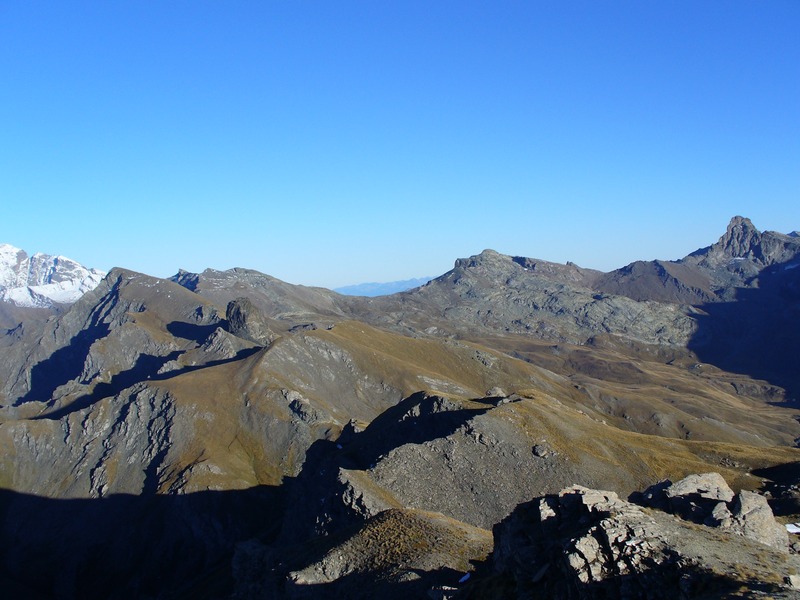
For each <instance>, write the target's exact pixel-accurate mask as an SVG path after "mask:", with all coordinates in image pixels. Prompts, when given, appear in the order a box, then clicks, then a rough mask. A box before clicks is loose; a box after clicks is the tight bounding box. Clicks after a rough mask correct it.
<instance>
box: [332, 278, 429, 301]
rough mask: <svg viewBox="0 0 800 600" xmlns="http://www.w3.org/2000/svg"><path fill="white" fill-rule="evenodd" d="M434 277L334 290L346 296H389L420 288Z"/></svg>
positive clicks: (350, 286)
mask: <svg viewBox="0 0 800 600" xmlns="http://www.w3.org/2000/svg"><path fill="white" fill-rule="evenodd" d="M431 279H433V277H418V278H416V279H404V280H402V281H389V282H386V283H359V284H356V285H346V286H344V287H340V288H334V290H333V291H334V292H338V293H340V294H345V295H346V296H368V297H373V298H374V297H376V296H388V295H390V294H396V293H398V292H405V291H406V290H410V289H413V288H415V287H419V286H421V285H425V284H426V283H428V282H429V281H430V280H431Z"/></svg>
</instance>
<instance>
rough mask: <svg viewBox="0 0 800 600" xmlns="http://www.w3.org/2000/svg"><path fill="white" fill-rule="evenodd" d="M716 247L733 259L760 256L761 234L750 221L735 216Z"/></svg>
mask: <svg viewBox="0 0 800 600" xmlns="http://www.w3.org/2000/svg"><path fill="white" fill-rule="evenodd" d="M716 245H717V246H718V247H719V248H720V249H721V250H723V251H724V252H725V253H726V254H728V255H729V256H731V257H733V258H753V257H754V256H760V254H761V251H760V250H761V249H760V246H761V232H760V231H759V230H758V229H756V227H755V225H753V223H752V221H750V219H748V218H746V217H740V216H735V217H733V218H732V219H731V222H730V223H728V229H727V230H726V231H725V235H723V236H722V237H721V238H720V239H719V242H717V244H716Z"/></svg>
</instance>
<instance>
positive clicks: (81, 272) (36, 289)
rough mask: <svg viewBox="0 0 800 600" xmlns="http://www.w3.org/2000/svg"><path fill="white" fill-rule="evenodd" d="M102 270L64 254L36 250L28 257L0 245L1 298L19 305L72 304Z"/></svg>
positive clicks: (51, 305) (91, 284) (96, 280)
mask: <svg viewBox="0 0 800 600" xmlns="http://www.w3.org/2000/svg"><path fill="white" fill-rule="evenodd" d="M104 276H105V273H104V272H102V271H98V270H97V269H87V268H86V267H84V266H83V265H81V264H79V263H77V262H75V261H74V260H72V259H69V258H66V257H64V256H51V255H49V254H42V253H39V252H37V253H36V254H34V255H33V256H28V254H27V253H26V252H25V251H24V250H20V249H19V248H15V247H14V246H11V245H10V244H0V300H2V301H4V302H9V303H12V304H14V305H16V306H20V307H29V308H50V307H53V306H54V305H59V304H72V303H73V302H76V301H77V300H78V299H79V298H80V297H81V296H82V295H83V294H85V293H86V292H88V291H90V290H93V289H94V288H95V287H97V284H98V283H100V280H101V279H102V278H103V277H104Z"/></svg>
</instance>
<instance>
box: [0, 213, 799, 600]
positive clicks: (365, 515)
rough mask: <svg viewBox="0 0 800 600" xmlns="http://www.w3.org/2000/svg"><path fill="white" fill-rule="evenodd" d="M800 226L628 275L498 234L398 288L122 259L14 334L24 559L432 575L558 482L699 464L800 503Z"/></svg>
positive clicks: (1, 531)
mask: <svg viewBox="0 0 800 600" xmlns="http://www.w3.org/2000/svg"><path fill="white" fill-rule="evenodd" d="M794 240H795V238H792V237H790V236H782V235H781V234H776V235H771V234H769V232H766V233H763V234H762V233H760V232H758V231H757V230H756V229H755V228H754V227H751V224H750V225H748V223H746V222H744V221H743V220H739V221H736V220H735V222H734V221H732V226H729V228H728V231H727V232H726V234H724V235H723V236H722V237H721V238H720V241H719V242H717V245H716V247H715V245H714V244H712V246H709V247H708V248H706V249H701V250H700V251H697V252H695V253H693V254H694V255H695V257H694V258H692V259H691V260H687V261H686V262H683V263H682V262H681V261H651V262H645V261H641V262H639V263H632V265H629V267H630V268H629V269H627V271H624V272H620V273H618V274H615V275H614V276H613V277H611V278H609V277H607V275H608V274H603V273H601V272H599V271H592V270H590V269H582V268H580V267H578V266H576V265H574V264H570V263H568V264H565V265H559V264H556V263H549V262H547V261H541V260H538V259H531V258H524V257H512V256H506V255H503V254H500V253H498V252H495V251H493V250H485V251H483V252H481V253H480V254H477V255H475V256H472V257H467V258H461V259H458V260H456V261H455V263H454V268H453V269H451V270H450V271H448V272H447V273H444V274H442V275H441V276H439V277H437V278H435V279H433V280H432V281H430V282H429V283H427V284H425V285H424V286H422V287H419V288H416V289H413V290H408V291H404V292H401V293H398V294H394V295H390V296H383V297H377V298H366V297H355V296H344V295H341V294H337V293H335V292H333V291H331V290H326V289H324V288H314V287H306V286H294V285H291V284H288V283H285V282H282V281H280V280H278V279H275V278H274V277H270V276H269V275H265V274H262V273H259V272H257V271H253V270H249V269H241V268H237V269H231V270H227V271H216V270H213V269H208V270H205V271H203V272H201V273H188V272H186V271H180V272H179V273H178V274H177V275H175V276H174V277H173V278H170V279H160V278H157V277H151V276H148V275H146V274H142V273H136V272H134V271H130V270H127V269H121V268H114V269H112V270H111V271H110V272H109V273H108V274H107V275H106V277H105V278H104V279H103V280H102V281H101V282H100V283H99V284H98V286H97V287H96V288H95V289H93V290H92V291H89V292H87V293H85V294H84V295H83V296H81V298H80V299H79V300H78V301H76V302H75V303H73V304H72V305H70V306H69V307H67V308H65V309H64V310H63V311H62V312H60V313H58V314H56V315H54V316H52V318H49V319H47V320H35V319H33V320H30V319H23V320H22V322H21V324H20V325H18V326H17V327H15V328H13V329H11V330H8V331H6V332H5V334H4V335H0V353H1V355H2V358H3V360H2V361H0V450H1V452H0V487H2V488H3V493H2V494H0V517H2V518H0V540H2V543H3V544H4V546H8V547H11V545H12V544H13V546H14V547H15V549H16V550H15V552H14V553H13V555H12V554H8V555H6V556H2V557H0V579H2V580H4V581H5V580H8V581H15V582H18V583H19V585H21V586H23V587H25V586H26V587H27V589H30V590H34V591H36V592H37V593H39V594H40V595H42V596H43V597H62V598H72V597H74V598H78V597H80V598H108V597H112V596H114V595H115V594H116V595H117V596H119V594H120V593H121V592H120V590H131V592H130V596H131V597H136V596H137V595H139V596H141V595H142V594H145V593H146V594H149V595H151V596H158V595H170V594H172V595H180V593H184V594H188V595H190V596H193V597H201V598H237V599H241V598H259V597H278V598H282V597H285V598H293V597H302V596H304V595H306V596H307V595H309V594H312V595H319V596H320V597H336V595H337V593H339V591H341V590H348V593H351V592H352V593H353V594H356V596H358V594H360V593H362V592H363V594H364V595H367V596H368V595H369V593H370V592H369V590H373V591H374V590H375V589H380V590H381V594H382V595H383V596H385V597H398V598H399V597H404V596H403V594H404V593H406V592H408V593H410V590H414V592H413V593H414V594H417V595H420V594H421V595H425V594H426V593H427V592H428V591H429V590H432V587H433V586H441V585H447V586H450V587H453V588H459V586H460V584H459V583H458V582H459V580H460V579H461V578H462V577H463V576H464V573H463V572H461V571H467V570H468V569H471V568H472V567H471V566H470V565H471V564H478V563H480V562H481V561H488V560H490V559H491V556H487V552H489V551H490V547H491V546H490V544H489V541H490V539H491V535H492V534H491V533H490V530H491V529H492V528H493V527H494V526H496V525H498V524H499V523H502V522H503V520H504V519H507V518H508V517H509V515H513V514H515V512H516V511H518V510H519V508H518V507H520V506H523V505H524V504H525V503H527V502H530V501H531V499H532V498H534V499H535V498H540V499H541V498H543V497H544V498H547V497H548V495H553V494H559V492H560V490H563V489H565V488H569V486H573V485H575V484H579V485H581V486H584V487H585V488H597V489H601V490H611V491H613V492H614V493H616V494H620V495H621V496H620V497H622V496H626V495H628V494H631V493H633V492H635V491H638V490H644V489H646V488H648V486H651V485H653V484H656V483H657V482H658V481H661V480H663V479H671V480H673V481H677V480H679V479H682V478H684V477H686V476H688V475H690V474H692V473H708V472H717V473H719V474H720V476H721V477H723V478H724V479H725V481H727V482H728V484H729V485H730V486H731V488H733V489H734V490H735V491H736V492H737V493H738V492H739V491H740V490H757V491H759V492H760V495H758V494H756V495H758V496H759V497H760V498H767V495H766V493H767V491H769V493H770V496H769V498H770V499H771V500H772V502H773V506H774V507H775V508H776V507H783V508H781V510H783V511H784V514H787V515H795V514H796V515H798V517H797V518H800V492H797V491H796V488H792V487H791V485H796V484H797V482H798V481H800V477H797V476H796V475H794V473H795V469H794V467H793V465H795V466H796V464H800V449H798V448H797V443H798V442H797V440H800V421H799V420H798V419H800V410H799V409H798V406H797V403H796V400H797V399H798V395H797V393H796V392H797V389H798V388H797V387H796V385H795V384H796V383H797V382H796V376H797V373H798V372H799V371H798V368H797V367H798V364H797V357H796V353H794V352H792V351H791V350H792V348H793V346H792V344H794V343H796V339H797V335H796V334H797V331H796V330H797V326H796V325H795V323H797V322H798V319H796V317H797V312H798V309H800V285H798V284H800V281H798V274H800V269H794V268H786V267H787V266H789V267H791V265H794V264H795V261H796V260H797V258H798V256H797V255H795V254H792V252H793V248H795V242H794ZM733 254H744V255H745V256H732V255H733ZM721 255H725V256H726V257H727V259H725V260H718V258H719V256H721ZM689 256H692V255H689ZM709 257H710V258H709ZM732 258H742V259H743V260H736V261H733V260H732ZM706 259H708V260H706ZM726 261H727V262H726ZM740 263H741V264H740ZM754 269H755V276H753V275H751V272H752V271H753V270H754ZM717 283H720V284H722V286H723V287H716V286H717ZM726 285H727V286H728V287H725V286H726ZM610 286H615V287H614V288H613V290H612V289H611V288H610ZM637 298H638V299H637ZM692 299H695V300H697V302H695V303H692V302H689V301H688V300H692ZM753 348H755V349H757V351H753V350H752V349H753ZM786 473H788V475H786ZM582 493H583V492H582ZM545 502H547V500H545ZM764 503H766V500H764ZM622 509H623V513H625V512H626V511H628V507H626V506H622ZM776 509H777V508H776ZM720 510H721V509H720ZM731 510H734V512H735V507H734V508H731ZM626 514H627V513H626ZM132 516H133V517H134V519H133V521H132V520H131V517H132ZM793 518H794V517H793ZM98 519H99V522H100V523H101V524H102V527H100V528H98V527H97V526H96V525H97V520H98ZM567 520H568V519H567ZM93 523H94V526H93ZM698 527H702V526H698ZM54 532H56V537H57V539H56V538H54V537H53V536H54ZM715 535H716V534H715V533H714V532H710V531H706V530H700V529H698V530H697V536H698V539H699V540H700V539H704V536H711V537H714V536H715ZM717 537H719V536H717ZM715 539H716V538H715ZM726 540H727V538H726ZM500 541H502V545H503V553H504V554H503V555H504V556H505V557H508V556H509V555H513V553H514V550H513V548H514V547H515V546H514V544H515V542H514V538H513V536H512V538H511V539H510V540H509V539H505V540H500ZM718 541H719V540H718ZM495 542H496V543H497V542H498V538H497V537H495ZM719 543H720V544H722V546H720V547H724V545H725V544H730V543H734V542H731V541H729V540H728V541H722V542H719ZM754 543H755V542H754ZM509 545H510V546H509ZM626 547H627V546H626ZM631 547H632V546H631ZM755 548H756V547H755V546H753V547H752V548H751V547H750V546H748V548H747V549H746V551H745V550H742V552H745V554H746V553H747V552H756V549H755ZM631 551H633V550H631ZM775 551H776V552H779V553H781V552H782V553H784V554H785V555H786V556H790V557H793V556H794V551H793V550H792V549H791V548H788V547H787V548H785V549H784V548H778V549H776V550H775ZM41 556H46V557H47V562H48V565H49V569H48V570H47V572H45V573H42V570H41V568H40V561H38V560H36V557H41ZM496 558H497V557H496ZM794 560H795V559H794V558H792V559H791V560H790V561H787V564H789V563H790V562H792V561H794ZM403 561H407V562H403ZM470 561H474V562H472V563H471V562H470ZM498 564H499V563H498ZM753 564H757V562H754V563H753ZM758 564H760V563H758ZM504 568H509V569H510V567H509V566H508V564H506V565H505V566H504ZM604 568H606V567H604ZM608 568H611V567H608ZM782 568H783V567H777V566H776V567H775V570H776V571H775V572H777V571H778V570H780V569H782ZM454 569H458V570H459V572H455V571H454ZM514 569H516V567H514ZM512 570H513V569H512ZM468 572H471V573H473V574H474V577H475V579H476V580H477V579H481V581H483V582H484V583H486V585H488V586H489V588H491V581H489V582H488V583H487V582H486V580H484V579H482V578H483V577H484V576H483V575H481V574H480V573H479V569H478V570H475V571H468ZM765 573H766V572H765ZM456 575H457V576H456ZM555 576H556V573H555V572H554V573H553V577H555ZM765 576H766V575H765ZM514 577H515V578H517V579H518V580H519V581H525V580H526V578H528V577H534V578H535V577H536V574H535V573H533V574H526V572H525V571H516V570H514ZM549 577H550V575H548V578H549ZM769 577H770V578H771V579H770V581H773V579H774V578H775V577H777V575H775V573H773V572H772V571H770V572H769ZM787 577H788V574H787ZM548 581H549V583H548V585H552V586H554V587H553V589H557V588H558V586H559V585H561V584H560V583H559V582H558V581H556V580H551V579H548ZM737 581H739V580H738V579H737ZM775 581H777V583H775V585H777V586H779V587H780V585H782V584H781V583H780V578H779V577H778V579H777V580H775ZM370 582H372V583H370ZM462 583H463V582H462ZM362 586H363V587H362ZM371 586H378V588H375V587H371ZM461 587H462V588H463V591H464V593H465V594H466V593H467V592H466V590H467V587H466V586H461ZM474 589H475V590H478V589H480V586H476V587H475V588H474ZM781 589H783V588H781ZM187 590H191V593H190V592H188V591H187ZM337 590H338V591H337ZM439 591H442V590H441V589H440V590H439ZM447 593H448V594H455V593H456V591H453V590H451V591H448V592H447ZM787 593H788V592H787ZM475 597H492V594H490V593H489V594H488V595H485V596H480V595H479V596H475ZM495 597H496V596H495Z"/></svg>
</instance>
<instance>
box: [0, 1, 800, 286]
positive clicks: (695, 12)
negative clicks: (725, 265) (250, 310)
mask: <svg viewBox="0 0 800 600" xmlns="http://www.w3.org/2000/svg"><path fill="white" fill-rule="evenodd" d="M799 31H800V2H798V1H796V0H786V1H778V0H775V1H765V2H754V1H751V0H747V1H736V0H733V1H726V2H721V1H716V0H715V1H708V2H704V1H698V0H691V1H689V0H686V1H666V0H665V1H663V2H641V1H638V0H637V1H629V2H614V1H609V2H596V1H590V2H555V1H547V2H544V1H542V2H536V1H524V2H522V1H520V2H494V1H491V2H490V1H485V2H471V1H464V0H459V1H447V0H441V1H439V0H436V1H431V0H425V1H413V0H404V1H402V2H384V1H377V2H376V1H372V0H364V1H362V2H345V1H340V0H337V1H335V2H328V1H324V2H323V1H315V2H303V1H299V0H294V1H272V2H271V1H257V2H256V1H253V2H237V1H235V0H231V1H225V2H223V1H213V2H210V1H200V0H193V1H184V2H181V1H170V2H161V1H151V2H147V1H144V0H136V1H100V0H98V1H96V2H80V1H70V2H44V1H38V0H29V1H23V0H0V124H1V125H0V205H1V206H2V213H0V214H2V221H1V222H2V228H1V229H0V241H5V242H8V243H11V244H14V245H16V246H20V247H22V248H25V249H26V250H28V251H29V252H34V251H42V252H48V253H58V254H63V255H66V256H69V257H71V258H74V259H76V260H78V261H80V262H82V263H84V264H86V265H88V266H93V267H97V268H101V269H109V268H110V267H112V266H115V265H116V266H125V267H128V268H131V269H134V270H138V271H144V272H147V273H150V274H153V275H158V276H168V275H171V274H173V273H175V272H176V271H177V270H178V268H180V267H182V268H185V269H188V270H192V271H198V270H202V269H204V268H206V267H213V268H220V269H225V268H230V267H233V266H243V267H250V268H254V269H258V270H260V271H263V272H266V273H269V274H271V275H274V276H275V277H279V278H281V279H284V280H286V281H290V282H292V283H303V284H312V285H322V286H326V287H336V286H339V285H345V284H350V283H358V282H364V281H390V280H396V279H406V278H410V277H416V276H423V275H437V274H441V273H443V272H445V271H447V270H448V269H450V268H451V267H452V264H453V261H454V260H455V259H456V258H458V257H463V256H469V255H471V254H476V253H478V252H480V251H481V250H483V249H484V248H493V249H495V250H498V251H500V252H504V253H507V254H516V255H524V256H532V257H538V258H544V259H548V260H553V261H558V262H564V261H567V260H572V261H574V262H576V263H578V264H580V265H582V266H587V267H594V268H599V269H604V270H609V269H612V268H616V267H620V266H622V265H624V264H626V263H628V262H630V261H632V260H635V259H639V258H642V259H651V258H663V259H675V258H679V257H681V256H684V255H685V254H687V253H689V252H690V251H692V250H694V249H696V248H698V247H700V246H704V245H707V244H710V243H712V242H714V241H716V239H717V238H718V237H719V236H720V235H721V234H722V233H723V232H724V230H725V226H726V224H727V222H728V220H729V218H730V217H731V216H733V215H735V214H742V215H745V216H749V217H750V218H751V219H752V220H753V222H754V223H755V225H756V226H757V227H759V228H760V229H762V230H763V229H772V230H778V231H784V232H786V231H790V230H793V229H800V34H798V32H799Z"/></svg>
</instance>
